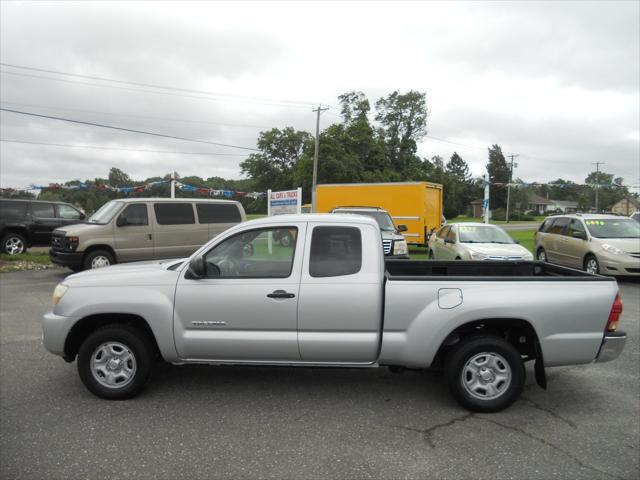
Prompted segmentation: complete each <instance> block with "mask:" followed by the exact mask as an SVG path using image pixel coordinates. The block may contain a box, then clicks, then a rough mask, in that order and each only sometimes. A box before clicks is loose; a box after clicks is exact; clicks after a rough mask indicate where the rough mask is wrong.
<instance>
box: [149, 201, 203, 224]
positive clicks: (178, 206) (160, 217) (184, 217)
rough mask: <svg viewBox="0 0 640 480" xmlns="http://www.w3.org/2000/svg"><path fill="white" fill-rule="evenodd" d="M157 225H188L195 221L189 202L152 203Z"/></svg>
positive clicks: (191, 205)
mask: <svg viewBox="0 0 640 480" xmlns="http://www.w3.org/2000/svg"><path fill="white" fill-rule="evenodd" d="M153 210H154V212H155V214H156V221H157V222H158V224H159V225H190V224H194V223H196V219H195V215H194V213H193V204H191V203H168V202H167V203H156V204H154V205H153Z"/></svg>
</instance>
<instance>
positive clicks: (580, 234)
mask: <svg viewBox="0 0 640 480" xmlns="http://www.w3.org/2000/svg"><path fill="white" fill-rule="evenodd" d="M571 236H572V237H573V238H579V239H580V240H586V239H587V235H586V234H585V233H584V232H573V233H572V234H571Z"/></svg>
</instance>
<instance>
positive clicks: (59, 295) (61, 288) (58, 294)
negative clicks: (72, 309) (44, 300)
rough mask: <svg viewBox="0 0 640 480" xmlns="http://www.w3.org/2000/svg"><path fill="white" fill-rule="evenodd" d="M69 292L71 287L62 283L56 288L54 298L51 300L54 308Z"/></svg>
mask: <svg viewBox="0 0 640 480" xmlns="http://www.w3.org/2000/svg"><path fill="white" fill-rule="evenodd" d="M67 290H69V287H67V286H66V285H63V284H61V283H59V284H58V285H57V286H56V288H55V290H54V291H53V298H52V299H51V302H52V303H53V305H54V306H56V305H57V304H58V303H60V300H61V299H62V297H64V294H65V293H67Z"/></svg>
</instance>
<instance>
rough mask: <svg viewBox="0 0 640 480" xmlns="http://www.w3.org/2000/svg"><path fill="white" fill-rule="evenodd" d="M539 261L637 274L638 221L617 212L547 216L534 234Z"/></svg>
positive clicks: (639, 265) (639, 256) (607, 272)
mask: <svg viewBox="0 0 640 480" xmlns="http://www.w3.org/2000/svg"><path fill="white" fill-rule="evenodd" d="M535 249H536V250H535V251H536V257H537V259H538V260H540V261H541V262H550V263H556V264H559V265H567V266H569V267H574V268H580V269H583V270H586V271H587V272H589V273H600V274H603V275H638V276H640V223H638V222H636V221H634V220H632V219H630V218H628V217H619V216H616V215H602V214H579V213H578V214H574V215H560V216H554V217H547V218H546V219H545V220H544V222H543V223H542V225H540V228H539V229H538V231H537V232H536V234H535Z"/></svg>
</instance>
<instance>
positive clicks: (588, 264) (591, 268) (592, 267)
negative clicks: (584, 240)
mask: <svg viewBox="0 0 640 480" xmlns="http://www.w3.org/2000/svg"><path fill="white" fill-rule="evenodd" d="M582 269H583V270H584V271H585V272H589V273H593V274H595V275H600V263H599V262H598V259H597V258H596V257H595V255H593V254H589V255H587V256H586V257H585V258H584V263H583V265H582Z"/></svg>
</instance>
